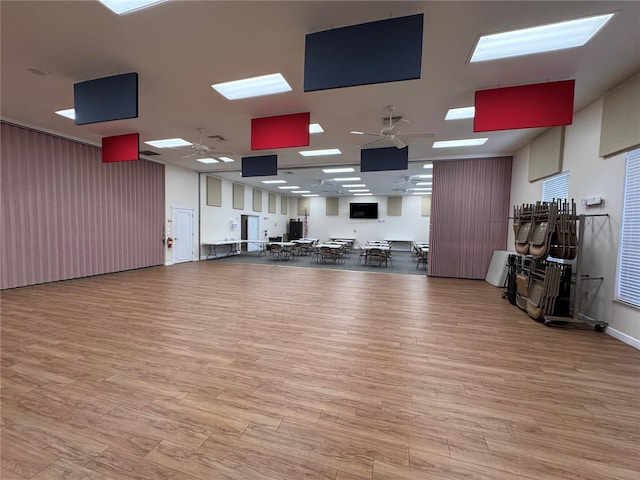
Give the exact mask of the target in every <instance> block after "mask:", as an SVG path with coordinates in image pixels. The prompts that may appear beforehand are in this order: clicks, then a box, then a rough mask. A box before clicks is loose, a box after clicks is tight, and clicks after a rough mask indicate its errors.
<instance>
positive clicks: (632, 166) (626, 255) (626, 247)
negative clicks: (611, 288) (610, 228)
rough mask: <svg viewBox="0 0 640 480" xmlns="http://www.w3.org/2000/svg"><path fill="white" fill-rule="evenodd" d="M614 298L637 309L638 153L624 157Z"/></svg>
mask: <svg viewBox="0 0 640 480" xmlns="http://www.w3.org/2000/svg"><path fill="white" fill-rule="evenodd" d="M619 255H620V256H619V258H618V278H617V288H616V296H617V298H618V299H619V300H621V301H623V302H625V303H629V304H631V305H634V306H636V307H640V149H637V150H633V151H631V152H629V153H627V170H626V175H625V184H624V202H623V204H622V228H621V232H620V253H619Z"/></svg>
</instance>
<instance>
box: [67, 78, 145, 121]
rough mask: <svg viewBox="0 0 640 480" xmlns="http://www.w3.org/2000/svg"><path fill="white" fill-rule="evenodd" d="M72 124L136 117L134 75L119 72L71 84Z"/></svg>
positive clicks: (136, 85)
mask: <svg viewBox="0 0 640 480" xmlns="http://www.w3.org/2000/svg"><path fill="white" fill-rule="evenodd" d="M73 108H74V109H75V111H76V117H75V120H74V122H75V124H76V125H86V124H89V123H99V122H109V121H112V120H124V119H127V118H138V74H137V73H135V72H132V73H123V74H122V75H113V76H111V77H104V78H97V79H95V80H87V81H85V82H79V83H76V84H74V85H73Z"/></svg>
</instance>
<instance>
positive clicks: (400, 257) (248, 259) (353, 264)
mask: <svg viewBox="0 0 640 480" xmlns="http://www.w3.org/2000/svg"><path fill="white" fill-rule="evenodd" d="M358 253H359V252H358V250H354V251H353V253H351V255H350V256H349V258H346V259H345V262H344V263H333V262H317V261H312V258H313V257H312V256H311V255H306V256H297V257H295V258H294V259H292V260H269V252H267V254H266V255H265V254H264V253H261V254H258V252H242V254H241V255H233V256H229V257H221V258H219V259H214V260H211V261H215V262H234V263H257V264H264V265H282V266H287V267H306V268H328V269H333V270H357V271H363V272H381V273H398V274H403V275H426V270H425V268H424V264H423V265H421V266H420V268H417V267H416V265H417V260H415V259H413V258H412V256H411V252H403V251H395V250H394V251H393V252H392V257H391V263H389V264H388V265H387V266H386V267H385V266H384V264H383V265H382V266H377V265H362V263H360V264H359V263H358Z"/></svg>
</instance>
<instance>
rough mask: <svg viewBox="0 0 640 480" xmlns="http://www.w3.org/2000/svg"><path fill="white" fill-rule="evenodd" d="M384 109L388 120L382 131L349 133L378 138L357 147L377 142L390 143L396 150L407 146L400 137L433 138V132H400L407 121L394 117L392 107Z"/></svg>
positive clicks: (393, 107)
mask: <svg viewBox="0 0 640 480" xmlns="http://www.w3.org/2000/svg"><path fill="white" fill-rule="evenodd" d="M386 109H387V111H388V112H389V118H388V122H387V119H385V120H384V123H385V126H384V127H382V129H381V130H380V133H373V132H360V131H356V130H353V131H351V133H352V134H354V135H370V136H374V137H378V138H376V139H375V140H371V141H370V142H366V143H362V144H360V145H358V147H360V148H362V147H365V146H368V145H373V144H374V143H377V142H382V141H387V142H391V143H392V144H393V145H395V146H396V147H397V148H404V147H406V146H407V143H406V141H405V139H404V138H402V137H405V138H406V137H434V136H435V133H433V132H411V133H405V132H402V131H401V128H403V127H405V126H406V125H407V124H408V123H409V120H406V119H404V118H402V117H394V116H393V111H394V110H395V109H396V107H395V106H393V105H388V106H387V107H386Z"/></svg>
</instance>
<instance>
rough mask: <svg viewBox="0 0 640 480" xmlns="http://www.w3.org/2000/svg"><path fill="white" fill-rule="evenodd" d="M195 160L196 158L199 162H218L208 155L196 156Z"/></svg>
mask: <svg viewBox="0 0 640 480" xmlns="http://www.w3.org/2000/svg"><path fill="white" fill-rule="evenodd" d="M196 160H198V161H199V162H202V163H220V162H218V160H216V159H215V158H210V157H208V158H197V159H196Z"/></svg>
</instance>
